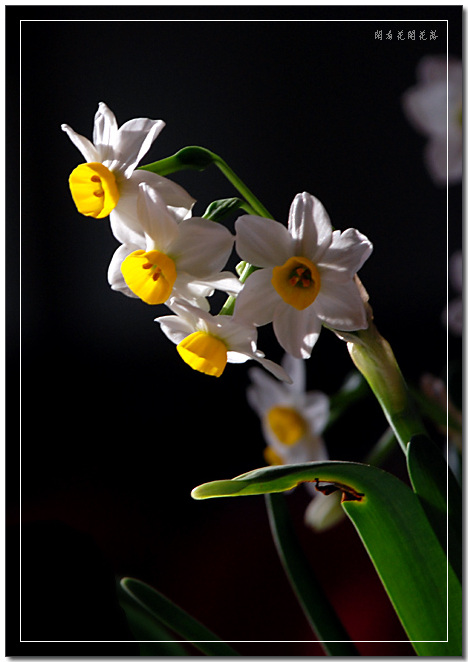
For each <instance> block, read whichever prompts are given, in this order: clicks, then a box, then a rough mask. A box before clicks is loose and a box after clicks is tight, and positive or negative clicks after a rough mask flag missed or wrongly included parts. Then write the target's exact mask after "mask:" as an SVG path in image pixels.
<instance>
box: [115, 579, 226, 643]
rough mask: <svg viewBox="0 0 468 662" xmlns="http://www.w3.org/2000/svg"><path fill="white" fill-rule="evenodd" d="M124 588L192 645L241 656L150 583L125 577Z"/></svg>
mask: <svg viewBox="0 0 468 662" xmlns="http://www.w3.org/2000/svg"><path fill="white" fill-rule="evenodd" d="M121 585H122V588H123V589H124V590H125V591H126V592H127V593H128V595H129V596H130V597H131V598H133V600H135V602H136V603H137V604H138V605H140V606H141V607H144V608H145V609H146V610H147V611H148V612H149V613H150V614H152V615H153V616H154V617H155V618H156V620H157V621H158V622H160V623H163V624H164V625H165V626H166V627H168V628H169V629H170V630H172V631H173V632H176V633H177V634H178V635H180V636H181V637H182V638H183V639H184V640H185V641H187V642H191V643H192V644H193V645H194V646H196V647H197V648H198V649H199V650H200V651H202V653H204V654H205V655H215V656H218V655H220V656H221V655H222V656H224V655H239V653H236V651H235V650H234V649H233V648H231V647H230V646H229V645H228V644H226V643H225V642H224V641H222V640H221V639H220V638H219V637H217V636H216V635H215V634H213V633H212V632H211V631H210V630H208V628H206V627H205V626H204V625H202V624H201V623H200V622H199V621H197V620H196V619H195V618H193V617H192V616H190V615H189V614H187V612H186V611H184V610H183V609H181V608H180V607H178V606H177V605H176V604H174V603H173V602H172V601H171V600H169V599H168V598H166V597H165V596H164V595H162V594H161V593H159V591H156V589H154V588H152V587H151V586H149V585H148V584H145V583H144V582H142V581H140V580H139V579H133V578H132V577H124V578H123V579H122V580H121Z"/></svg>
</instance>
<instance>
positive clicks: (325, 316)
mask: <svg viewBox="0 0 468 662" xmlns="http://www.w3.org/2000/svg"><path fill="white" fill-rule="evenodd" d="M235 227H236V232H237V237H236V248H237V252H238V253H239V255H240V257H241V258H242V259H243V260H246V261H247V262H250V263H251V264H253V265H255V266H257V267H261V269H258V270H257V271H255V272H254V273H252V274H251V275H250V276H249V278H248V279H247V280H246V283H245V285H244V287H243V289H242V290H241V292H240V294H239V296H238V298H237V302H236V306H235V311H234V317H236V318H237V319H239V320H245V321H250V322H253V323H254V324H256V325H257V326H261V325H263V324H267V323H269V322H271V321H273V328H274V331H275V334H276V337H277V339H278V342H279V343H280V344H281V346H282V347H283V349H284V350H285V351H286V352H288V353H289V354H292V355H293V356H295V357H296V358H308V357H309V356H310V354H311V351H312V348H313V346H314V345H315V343H316V341H317V339H318V337H319V334H320V331H321V327H322V324H326V325H327V326H329V327H331V328H333V329H339V330H343V331H356V330H358V329H364V328H366V327H367V318H366V311H365V307H364V303H363V301H362V299H361V296H360V292H359V288H358V285H357V283H356V280H355V278H354V276H355V274H356V272H357V271H358V269H360V267H361V266H362V265H363V263H364V262H365V260H367V258H368V257H369V255H370V254H371V252H372V244H371V243H370V241H369V240H368V239H367V237H365V236H364V235H363V234H361V233H360V232H358V231H357V230H355V229H348V230H345V231H344V232H340V231H339V230H335V231H333V229H332V225H331V223H330V219H329V217H328V214H327V212H326V210H325V208H324V207H323V205H322V203H321V202H320V201H319V200H317V198H315V197H314V196H312V195H310V194H309V193H300V194H298V195H297V196H296V197H295V199H294V201H293V203H292V205H291V209H290V212H289V223H288V228H287V229H286V227H285V226H284V225H282V224H281V223H278V222H276V221H273V220H271V219H267V218H261V217H259V216H242V217H241V218H239V219H238V220H237V221H236V226H235Z"/></svg>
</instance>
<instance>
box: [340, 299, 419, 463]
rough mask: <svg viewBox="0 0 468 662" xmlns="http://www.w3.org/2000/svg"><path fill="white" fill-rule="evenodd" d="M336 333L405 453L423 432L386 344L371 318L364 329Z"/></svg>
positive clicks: (388, 345)
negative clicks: (410, 443)
mask: <svg viewBox="0 0 468 662" xmlns="http://www.w3.org/2000/svg"><path fill="white" fill-rule="evenodd" d="M368 310H370V307H369V306H368ZM339 335H340V336H341V337H342V338H343V339H344V340H346V341H347V346H348V352H349V355H350V357H351V359H352V361H353V363H354V365H355V366H356V368H357V369H358V370H359V371H360V372H361V374H362V375H363V376H364V377H365V379H366V380H367V382H368V383H369V386H370V387H371V389H372V391H373V392H374V395H375V396H376V398H377V400H378V401H379V404H380V406H381V408H382V410H383V412H384V414H385V416H386V418H387V421H388V422H389V424H390V426H391V427H392V429H393V431H394V433H395V436H396V438H397V439H398V442H399V444H400V446H401V448H402V449H403V452H404V453H405V454H406V452H407V446H408V444H409V442H410V441H411V438H412V437H414V436H415V435H419V434H422V435H426V434H427V433H426V430H425V427H424V425H423V422H422V420H421V419H420V417H419V415H418V413H417V411H416V409H415V407H414V406H413V403H412V401H411V398H410V393H409V389H408V386H407V385H406V382H405V380H404V377H403V375H402V373H401V371H400V368H399V366H398V363H397V361H396V358H395V355H394V354H393V350H392V348H391V346H390V344H389V343H388V342H387V340H385V338H383V337H382V336H381V335H380V333H379V331H378V330H377V327H376V326H375V324H374V322H373V320H372V319H369V325H368V327H367V329H363V330H361V331H355V332H352V333H347V334H342V333H341V332H340V334H339Z"/></svg>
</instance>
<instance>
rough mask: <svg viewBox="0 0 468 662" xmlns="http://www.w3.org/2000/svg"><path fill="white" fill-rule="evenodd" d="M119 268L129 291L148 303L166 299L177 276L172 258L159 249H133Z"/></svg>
mask: <svg viewBox="0 0 468 662" xmlns="http://www.w3.org/2000/svg"><path fill="white" fill-rule="evenodd" d="M120 270H121V271H122V275H123V277H124V279H125V282H126V283H127V285H128V287H129V288H130V289H131V291H132V292H133V293H134V294H136V295H137V296H138V297H140V299H142V300H143V301H144V302H145V303H150V304H157V303H164V302H165V301H167V299H168V298H169V295H170V293H171V292H172V288H173V287H174V283H175V281H176V278H177V271H176V267H175V264H174V260H172V259H171V258H170V257H169V256H168V255H166V254H165V253H160V252H159V251H148V252H146V251H134V252H133V253H131V254H130V255H129V256H128V257H127V258H125V260H124V261H123V262H122V266H121V267H120Z"/></svg>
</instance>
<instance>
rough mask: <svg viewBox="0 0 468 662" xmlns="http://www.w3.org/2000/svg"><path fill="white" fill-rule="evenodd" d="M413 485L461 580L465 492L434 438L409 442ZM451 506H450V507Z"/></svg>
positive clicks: (409, 460)
mask: <svg viewBox="0 0 468 662" xmlns="http://www.w3.org/2000/svg"><path fill="white" fill-rule="evenodd" d="M407 463H408V473H409V475H410V478H411V484H412V486H413V489H414V491H415V492H416V494H417V496H418V498H419V500H420V502H421V505H422V507H423V508H424V511H425V513H426V515H427V518H428V520H429V521H430V523H431V525H432V528H433V529H434V532H435V534H436V535H437V537H438V539H439V542H440V544H441V546H442V548H443V549H447V547H448V558H449V561H450V563H451V565H452V568H453V569H454V571H455V573H456V575H457V577H458V579H459V580H460V581H461V579H462V565H463V563H462V536H463V532H462V521H463V516H462V493H461V489H460V486H459V485H458V483H457V481H456V479H455V476H454V475H453V474H452V472H451V470H450V468H449V467H448V465H447V462H446V461H445V458H444V457H443V455H442V453H441V452H440V450H439V449H438V448H437V446H436V445H435V444H434V442H433V441H432V439H429V437H426V436H424V435H419V436H417V437H413V438H412V439H411V441H410V443H409V445H408V456H407ZM447 506H448V507H447Z"/></svg>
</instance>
